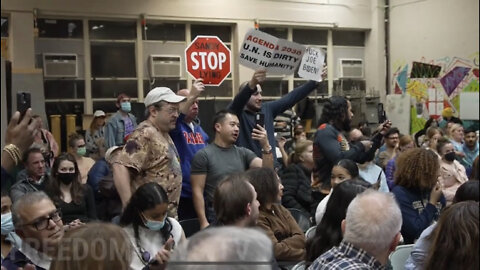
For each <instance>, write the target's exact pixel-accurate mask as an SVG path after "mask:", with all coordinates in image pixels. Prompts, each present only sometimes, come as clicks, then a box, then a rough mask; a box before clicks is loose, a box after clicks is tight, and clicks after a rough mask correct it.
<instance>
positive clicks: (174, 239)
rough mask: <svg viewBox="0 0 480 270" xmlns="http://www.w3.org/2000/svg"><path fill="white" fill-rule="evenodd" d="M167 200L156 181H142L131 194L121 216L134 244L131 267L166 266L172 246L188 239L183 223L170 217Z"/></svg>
mask: <svg viewBox="0 0 480 270" xmlns="http://www.w3.org/2000/svg"><path fill="white" fill-rule="evenodd" d="M168 201H169V200H168V196H167V193H166V192H165V190H164V189H163V188H162V187H161V186H160V185H159V184H157V183H155V182H149V183H146V184H143V185H142V186H140V187H139V188H138V189H137V190H136V191H135V192H134V193H133V195H132V197H131V198H130V201H129V203H128V205H127V206H126V207H125V210H124V211H123V214H122V217H121V218H120V225H121V226H122V227H123V228H124V230H125V232H126V233H127V235H128V236H129V238H130V241H131V242H132V245H133V247H134V248H133V249H134V250H133V256H132V263H131V265H130V269H135V270H137V269H152V270H153V269H164V267H165V263H166V262H167V261H168V260H169V258H170V254H171V252H172V250H173V249H174V248H175V247H176V246H177V245H179V244H180V243H181V242H182V241H184V240H185V234H184V232H183V229H182V227H181V226H180V223H178V221H176V220H175V219H174V218H171V217H167V209H168Z"/></svg>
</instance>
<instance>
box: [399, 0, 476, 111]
mask: <svg viewBox="0 0 480 270" xmlns="http://www.w3.org/2000/svg"><path fill="white" fill-rule="evenodd" d="M390 2H391V8H390V9H391V13H390V18H391V20H390V23H391V28H390V33H391V38H390V43H391V65H390V67H391V72H392V76H391V78H392V80H391V89H392V92H396V93H402V92H405V91H406V92H408V93H409V94H411V95H412V96H413V97H415V101H416V102H417V103H419V104H420V106H419V107H420V108H422V105H423V109H424V112H423V115H424V116H428V115H429V114H434V115H438V114H440V113H441V109H442V108H443V107H444V106H453V107H455V108H456V109H457V110H458V108H459V106H460V104H459V93H461V92H462V91H474V92H478V65H479V33H478V31H479V11H478V8H479V1H478V0H424V1H405V0H402V1H399V0H391V1H390ZM414 62H417V64H415V65H417V67H419V69H416V68H414V70H413V72H412V66H413V65H414ZM418 63H424V64H429V65H433V66H427V65H422V64H418ZM436 69H437V70H436ZM438 69H439V70H438ZM429 89H430V90H429ZM429 101H430V102H429ZM437 104H438V105H437ZM434 107H437V108H438V110H437V111H435V110H432V108H434ZM477 108H478V106H477ZM427 109H428V111H427Z"/></svg>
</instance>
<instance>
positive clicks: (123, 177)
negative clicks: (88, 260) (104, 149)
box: [111, 87, 185, 218]
mask: <svg viewBox="0 0 480 270" xmlns="http://www.w3.org/2000/svg"><path fill="white" fill-rule="evenodd" d="M184 100H185V97H182V96H178V95H176V94H175V93H174V92H173V91H172V90H171V89H170V88H167V87H156V88H154V89H152V90H151V91H150V92H149V93H148V94H147V96H146V97H145V100H144V103H145V108H146V112H145V114H146V118H147V120H145V121H143V122H142V123H140V125H138V127H137V128H136V129H135V131H134V132H133V133H132V134H130V136H129V138H128V140H127V142H126V143H125V146H124V147H123V149H122V150H121V151H120V153H119V154H118V155H116V156H115V157H114V158H113V159H112V161H111V163H112V167H113V180H114V183H115V187H116V188H117V191H118V194H119V195H120V199H121V200H122V204H123V206H125V205H126V204H127V202H128V201H129V199H130V197H131V196H132V194H133V192H134V191H135V190H136V188H137V187H139V186H140V185H142V184H144V183H147V182H156V183H158V184H159V185H161V186H162V187H163V188H164V189H165V191H166V192H167V195H168V216H169V217H173V218H177V208H178V201H179V199H180V192H181V189H182V170H181V167H180V162H179V159H180V157H179V155H178V153H177V149H176V147H175V144H174V143H173V141H172V138H170V135H169V134H168V133H169V132H170V131H171V130H173V129H174V128H175V125H176V122H177V118H178V114H179V103H180V102H182V101H184Z"/></svg>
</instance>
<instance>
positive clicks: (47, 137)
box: [32, 114, 59, 168]
mask: <svg viewBox="0 0 480 270" xmlns="http://www.w3.org/2000/svg"><path fill="white" fill-rule="evenodd" d="M32 118H33V119H35V120H36V121H37V129H38V132H37V133H36V134H35V140H34V142H35V143H36V144H39V145H41V147H40V148H43V149H45V152H44V157H45V164H46V166H47V167H48V168H50V167H52V164H53V160H54V159H55V157H57V156H58V154H59V153H58V152H59V148H58V143H57V141H55V138H54V137H53V135H52V133H51V132H50V131H48V130H46V129H44V128H43V120H42V118H41V117H40V115H38V114H35V115H33V116H32Z"/></svg>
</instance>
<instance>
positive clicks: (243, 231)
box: [168, 226, 273, 270]
mask: <svg viewBox="0 0 480 270" xmlns="http://www.w3.org/2000/svg"><path fill="white" fill-rule="evenodd" d="M272 250H273V249H272V242H271V241H270V239H268V237H267V236H266V235H265V233H263V232H261V231H259V230H257V229H252V228H239V227H233V226H222V227H216V228H210V229H208V230H202V231H200V232H198V233H196V234H195V235H193V236H192V237H190V238H189V239H188V241H184V242H183V243H182V244H180V245H179V247H178V248H176V249H175V251H174V252H173V254H172V256H171V258H170V261H169V262H168V269H169V270H183V269H190V270H200V269H202V270H221V269H235V270H270V269H272V262H273V254H272ZM246 262H248V263H246Z"/></svg>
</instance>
